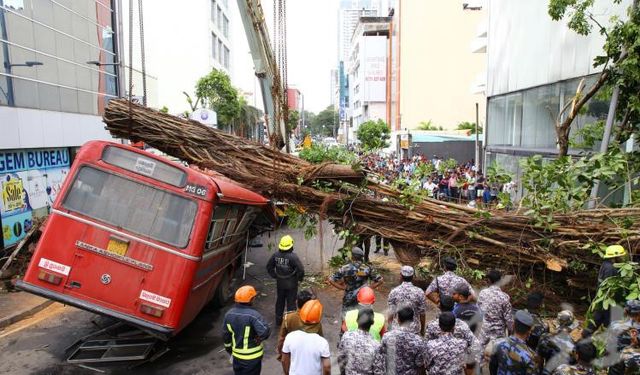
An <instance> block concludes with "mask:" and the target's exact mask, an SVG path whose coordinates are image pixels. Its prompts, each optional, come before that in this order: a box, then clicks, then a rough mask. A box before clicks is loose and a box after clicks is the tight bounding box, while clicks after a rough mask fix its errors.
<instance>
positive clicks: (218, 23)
mask: <svg viewBox="0 0 640 375" xmlns="http://www.w3.org/2000/svg"><path fill="white" fill-rule="evenodd" d="M216 8H217V9H218V15H217V18H216V24H217V25H218V29H219V28H221V27H222V17H223V14H222V9H220V5H218V6H217V7H216Z"/></svg>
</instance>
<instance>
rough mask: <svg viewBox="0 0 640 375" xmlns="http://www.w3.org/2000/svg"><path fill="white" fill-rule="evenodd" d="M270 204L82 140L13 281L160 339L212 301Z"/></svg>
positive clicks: (270, 215) (163, 163)
mask: <svg viewBox="0 0 640 375" xmlns="http://www.w3.org/2000/svg"><path fill="white" fill-rule="evenodd" d="M274 220H275V215H274V210H273V206H272V204H271V203H270V202H269V200H267V199H266V198H264V197H262V196H261V195H259V194H256V193H254V192H251V191H249V190H246V189H244V188H242V187H240V186H238V185H237V184H236V183H234V182H233V181H231V180H229V179H226V178H224V177H219V178H218V177H214V176H211V175H207V174H205V173H202V172H199V171H197V170H194V169H191V168H187V167H184V166H182V165H180V164H177V163H174V162H171V161H169V160H166V159H163V158H162V157H160V156H156V155H152V154H150V153H148V152H145V151H142V150H139V149H136V148H134V147H130V146H126V145H121V144H116V143H112V142H102V141H93V142H88V143H86V144H85V145H84V146H83V147H82V148H81V149H80V150H79V152H78V154H77V156H76V159H75V161H74V163H73V165H72V167H71V170H70V172H69V176H68V177H67V179H66V181H65V183H64V185H63V187H62V190H61V193H60V194H58V197H57V199H56V201H55V203H54V205H53V207H52V210H51V215H50V216H49V218H48V220H47V223H46V225H45V227H44V229H43V233H42V237H41V238H40V241H39V243H38V246H37V248H36V250H35V253H34V254H33V258H32V260H31V263H30V264H29V267H28V269H27V272H26V274H25V277H24V279H23V280H21V281H19V282H18V284H17V285H18V287H19V288H21V289H23V290H26V291H28V292H31V293H33V294H37V295H40V296H43V297H46V298H49V299H52V300H56V301H59V302H62V303H65V304H68V305H72V306H76V307H79V308H81V309H84V310H88V311H91V312H94V313H98V314H102V315H107V316H111V317H114V318H117V319H119V320H122V321H124V322H126V323H129V324H131V325H134V326H137V327H139V328H142V329H144V330H146V331H148V332H151V333H153V334H154V335H156V336H159V337H162V338H168V337H171V336H173V335H175V334H176V333H177V332H179V331H180V330H181V329H182V328H184V327H185V326H186V325H187V324H189V323H190V322H191V321H192V320H193V319H194V318H195V317H196V315H197V314H198V312H200V310H201V309H202V308H203V307H204V306H205V305H206V304H207V303H209V302H210V301H211V300H212V299H213V298H214V297H216V298H217V299H218V300H219V301H220V302H223V303H224V302H226V300H228V298H229V296H230V291H229V283H230V280H231V278H232V276H233V272H234V269H235V267H236V266H237V265H239V264H241V262H242V255H243V254H244V249H245V246H246V244H247V241H248V239H249V236H250V233H251V234H254V233H255V231H256V230H257V229H256V228H263V229H266V228H270V227H271V226H272V224H273V222H274Z"/></svg>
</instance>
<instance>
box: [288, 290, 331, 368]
mask: <svg viewBox="0 0 640 375" xmlns="http://www.w3.org/2000/svg"><path fill="white" fill-rule="evenodd" d="M322 309H323V308H322V304H321V303H320V301H318V300H317V299H312V300H310V301H307V303H305V304H304V306H302V308H301V309H300V319H302V321H303V322H304V323H305V324H318V323H320V321H321V320H322ZM330 357H331V352H330V350H329V342H328V341H327V340H326V339H325V338H324V337H322V336H320V335H318V334H317V333H308V332H305V331H303V330H297V331H293V332H291V333H290V334H288V335H287V337H286V338H285V339H284V345H283V346H282V367H283V368H284V373H285V374H286V375H330V374H331V359H330Z"/></svg>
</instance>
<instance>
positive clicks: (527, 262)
mask: <svg viewBox="0 0 640 375" xmlns="http://www.w3.org/2000/svg"><path fill="white" fill-rule="evenodd" d="M104 122H105V123H106V124H107V129H108V130H109V131H110V132H111V134H112V135H113V136H114V137H117V138H127V139H130V140H132V141H135V142H137V141H144V142H145V143H146V144H148V145H149V146H151V147H155V148H157V149H159V150H161V151H163V152H165V153H167V154H169V155H172V156H175V157H177V158H179V159H182V160H185V161H187V162H189V163H191V164H193V165H196V166H199V167H202V168H207V169H211V170H213V171H215V172H217V173H220V174H222V175H224V176H226V177H228V178H230V179H233V180H235V181H237V182H239V183H240V184H242V185H244V186H246V187H248V188H249V189H251V190H253V191H256V192H259V193H262V194H264V195H266V196H269V197H271V198H273V199H276V200H281V201H285V202H288V203H292V204H296V205H300V206H302V207H304V208H305V209H306V210H307V211H308V212H314V213H317V214H319V215H320V216H321V217H322V218H327V219H331V220H332V221H334V222H338V223H342V225H344V226H352V227H353V228H354V229H355V231H356V232H357V233H363V234H375V235H379V236H382V237H383V238H385V239H388V240H389V241H391V243H393V244H394V248H395V249H396V252H397V254H398V257H399V259H401V260H404V261H406V262H407V263H414V264H415V263H417V262H419V260H420V258H421V257H425V256H431V257H433V256H439V255H440V254H441V252H447V253H449V254H454V255H456V256H457V257H458V258H459V259H461V260H462V261H463V262H464V263H466V264H468V265H469V266H470V267H472V268H475V267H482V268H487V267H500V268H502V269H505V270H507V271H514V272H517V273H518V274H522V272H525V273H526V274H527V275H531V277H533V278H536V279H538V281H545V282H547V283H548V282H549V281H550V280H561V285H562V286H564V287H566V286H567V279H569V282H570V283H574V284H575V285H576V287H579V288H582V289H586V288H588V287H589V286H590V285H593V280H591V279H590V277H589V276H590V274H589V272H592V271H593V270H594V269H595V267H596V265H597V264H599V263H600V259H599V257H598V256H597V255H596V254H594V253H593V252H592V250H591V249H592V248H593V247H594V246H597V244H614V243H620V244H623V245H625V247H627V248H630V249H634V248H635V246H636V245H637V243H638V240H639V239H640V220H639V219H640V209H635V208H625V209H597V210H584V211H576V212H573V213H570V214H562V215H554V216H553V221H554V222H555V223H556V224H557V226H555V227H554V228H553V229H544V228H539V227H536V226H535V225H534V223H533V220H532V219H531V217H529V216H526V215H523V214H520V213H508V212H499V213H489V212H485V211H481V210H476V209H471V208H467V207H466V206H461V205H457V204H452V203H447V202H441V201H437V200H433V199H424V200H422V201H421V202H419V203H416V204H415V205H414V206H413V207H411V209H409V208H408V207H406V206H405V205H403V204H401V203H400V201H401V200H400V192H398V191H397V190H395V189H393V188H391V187H389V186H386V185H382V184H378V183H377V182H375V181H374V179H372V178H369V177H368V176H366V174H365V173H363V172H361V171H355V170H353V169H352V168H351V167H350V166H344V165H335V164H321V165H313V164H310V163H308V162H306V161H304V160H302V159H300V158H298V157H295V156H293V155H289V154H285V153H282V152H279V151H277V150H274V149H272V148H268V147H265V146H263V145H260V144H258V143H255V142H252V141H249V140H246V139H243V138H239V137H236V136H234V135H231V134H227V133H224V132H222V131H219V130H216V129H212V128H209V127H206V126H204V125H201V124H200V123H198V122H195V121H191V120H187V119H182V118H178V117H175V116H172V115H168V114H165V113H161V112H158V111H155V110H152V109H149V108H145V107H142V106H139V105H136V104H130V103H129V102H128V101H125V100H112V101H110V102H109V106H108V107H107V109H106V111H105V115H104ZM623 219H624V220H625V222H627V223H629V222H630V223H632V224H631V225H626V226H625V227H623V226H621V225H620V224H619V223H620V222H621V221H623ZM570 264H579V265H580V267H575V268H576V269H575V270H568V268H570V267H569V265H570ZM547 269H550V270H552V271H550V272H546V270H547Z"/></svg>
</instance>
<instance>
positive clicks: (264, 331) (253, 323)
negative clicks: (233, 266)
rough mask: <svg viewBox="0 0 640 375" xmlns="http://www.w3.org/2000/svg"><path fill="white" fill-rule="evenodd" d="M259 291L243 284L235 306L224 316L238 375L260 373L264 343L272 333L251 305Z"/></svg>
mask: <svg viewBox="0 0 640 375" xmlns="http://www.w3.org/2000/svg"><path fill="white" fill-rule="evenodd" d="M256 294H257V293H256V290H255V289H254V288H253V287H252V286H250V285H245V286H243V287H240V288H239V289H238V290H237V291H236V294H235V302H236V305H235V306H234V307H232V308H231V309H230V310H229V311H228V312H227V313H226V314H225V316H224V322H223V325H222V331H223V337H224V348H225V350H226V351H227V353H229V354H231V356H232V357H233V372H234V374H236V375H258V374H260V371H261V369H262V356H263V354H264V349H263V348H262V342H264V341H265V340H266V339H268V338H269V335H270V334H271V329H270V328H269V325H268V324H267V322H266V321H265V320H264V318H263V317H262V315H260V313H259V312H257V311H256V310H254V309H253V308H252V307H251V305H252V303H253V299H254V298H255V296H256Z"/></svg>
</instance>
